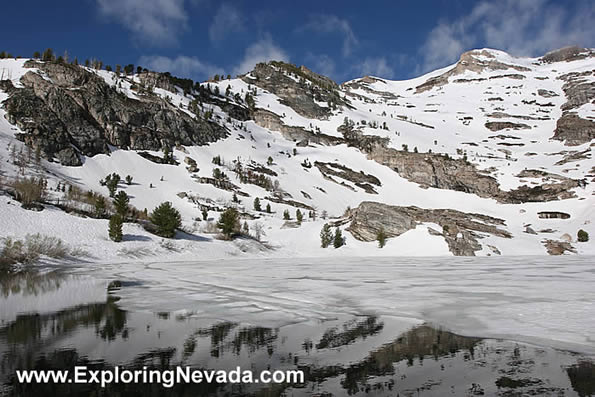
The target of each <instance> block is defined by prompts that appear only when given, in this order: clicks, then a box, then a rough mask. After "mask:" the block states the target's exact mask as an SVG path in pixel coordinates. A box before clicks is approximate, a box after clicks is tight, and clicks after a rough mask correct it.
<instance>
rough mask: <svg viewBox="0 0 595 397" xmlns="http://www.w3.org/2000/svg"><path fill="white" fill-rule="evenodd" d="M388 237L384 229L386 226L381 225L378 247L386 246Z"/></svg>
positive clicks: (377, 234)
mask: <svg viewBox="0 0 595 397" xmlns="http://www.w3.org/2000/svg"><path fill="white" fill-rule="evenodd" d="M386 237H387V236H386V232H385V231H384V228H383V227H381V228H380V230H378V233H376V240H377V241H378V248H384V246H385V245H386Z"/></svg>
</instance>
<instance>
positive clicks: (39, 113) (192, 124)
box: [3, 61, 227, 165]
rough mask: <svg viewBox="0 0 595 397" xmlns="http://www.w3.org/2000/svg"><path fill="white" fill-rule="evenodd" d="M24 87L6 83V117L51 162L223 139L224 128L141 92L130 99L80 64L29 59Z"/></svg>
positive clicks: (73, 161)
mask: <svg viewBox="0 0 595 397" xmlns="http://www.w3.org/2000/svg"><path fill="white" fill-rule="evenodd" d="M25 66H26V67H28V68H36V69H39V70H41V72H42V73H43V75H42V74H39V73H35V72H33V71H31V72H28V73H26V74H25V75H24V76H23V77H22V78H21V80H20V82H21V84H22V85H23V87H22V88H17V87H14V86H13V85H12V84H11V83H10V82H8V81H7V82H4V83H3V89H4V90H6V91H7V92H8V93H9V98H8V99H7V100H6V101H4V103H3V108H4V109H5V110H6V116H5V117H6V118H7V119H8V120H9V121H10V122H11V123H12V124H16V125H17V126H18V127H19V128H20V129H21V130H22V131H23V132H24V134H22V135H19V136H18V138H19V139H21V140H23V141H24V142H26V143H27V144H29V145H31V146H33V147H39V148H40V149H41V151H42V153H43V154H44V155H45V156H46V157H47V158H48V159H53V158H57V159H58V160H59V161H60V163H62V164H64V165H80V164H81V159H80V155H85V156H93V155H96V154H98V153H108V152H109V145H112V146H116V147H120V148H124V149H138V150H160V149H161V148H162V147H164V146H173V145H176V144H182V145H204V144H207V143H209V142H214V141H216V140H218V139H221V138H224V137H225V136H226V135H227V131H226V129H225V128H223V127H221V126H220V125H218V124H216V123H214V122H211V121H207V120H204V119H203V118H201V117H198V116H196V115H194V116H192V115H190V114H188V113H186V112H184V111H182V110H181V109H179V108H176V107H175V106H174V105H172V104H171V103H169V102H168V101H167V100H164V99H162V98H159V97H157V96H155V95H151V94H142V93H141V92H138V95H136V98H130V97H128V96H126V95H124V94H122V93H121V92H119V91H118V90H117V89H116V88H115V87H114V86H110V85H109V84H107V83H106V81H105V80H104V79H103V78H101V77H99V76H97V75H96V74H95V73H94V72H92V71H90V70H87V69H85V68H83V67H80V66H75V65H69V64H65V63H55V62H35V61H29V62H27V63H26V65H25Z"/></svg>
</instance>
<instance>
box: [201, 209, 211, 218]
mask: <svg viewBox="0 0 595 397" xmlns="http://www.w3.org/2000/svg"><path fill="white" fill-rule="evenodd" d="M201 212H202V220H203V221H206V220H207V219H209V213H208V211H207V210H206V208H203V209H202V211H201Z"/></svg>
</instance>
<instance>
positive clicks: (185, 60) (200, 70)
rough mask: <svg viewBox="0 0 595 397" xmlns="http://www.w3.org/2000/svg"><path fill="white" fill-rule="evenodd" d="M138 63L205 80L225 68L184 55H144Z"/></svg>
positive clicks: (179, 75) (177, 74)
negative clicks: (171, 56) (173, 56)
mask: <svg viewBox="0 0 595 397" xmlns="http://www.w3.org/2000/svg"><path fill="white" fill-rule="evenodd" d="M138 64H139V65H142V66H143V67H146V68H147V69H149V70H155V71H157V72H170V73H171V74H172V75H174V76H178V77H186V78H192V79H194V80H203V79H206V78H207V77H209V76H213V75H215V74H223V69H221V68H219V67H216V66H214V65H210V64H208V63H204V62H201V61H200V60H198V59H197V58H196V57H188V56H184V55H180V56H177V57H175V58H169V57H165V56H160V55H152V56H142V57H141V58H140V59H139V60H138Z"/></svg>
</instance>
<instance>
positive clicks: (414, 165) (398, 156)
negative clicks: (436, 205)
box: [368, 146, 500, 197]
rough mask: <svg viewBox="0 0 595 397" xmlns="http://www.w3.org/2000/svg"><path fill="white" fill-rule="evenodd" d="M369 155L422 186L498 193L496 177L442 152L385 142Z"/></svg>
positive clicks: (484, 195) (483, 195) (493, 195)
mask: <svg viewBox="0 0 595 397" xmlns="http://www.w3.org/2000/svg"><path fill="white" fill-rule="evenodd" d="M368 158H370V159H372V160H374V161H376V162H378V163H380V164H383V165H386V166H387V167H390V168H391V169H392V170H394V171H395V172H397V173H398V174H399V175H401V176H402V177H403V178H406V179H408V180H410V181H412V182H416V183H419V184H420V185H422V186H426V187H434V188H438V189H449V190H457V191H461V192H466V193H474V194H477V195H478V196H481V197H497V196H498V195H499V194H500V188H499V186H498V182H497V181H496V179H494V178H492V177H491V176H488V175H483V174H481V173H480V172H479V171H478V170H477V169H476V168H475V166H474V165H473V164H471V163H468V162H466V161H465V160H462V159H453V158H450V157H446V156H442V155H439V154H431V153H412V152H405V151H400V150H396V149H392V148H386V147H382V146H375V147H373V148H372V150H371V151H369V152H368Z"/></svg>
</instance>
